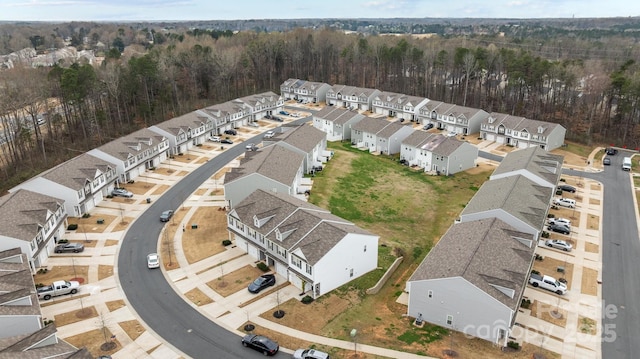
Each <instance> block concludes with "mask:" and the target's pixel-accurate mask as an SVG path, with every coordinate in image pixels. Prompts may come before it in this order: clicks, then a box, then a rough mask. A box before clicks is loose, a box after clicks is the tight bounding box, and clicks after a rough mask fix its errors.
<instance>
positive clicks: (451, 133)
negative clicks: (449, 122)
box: [447, 131, 458, 137]
mask: <svg viewBox="0 0 640 359" xmlns="http://www.w3.org/2000/svg"><path fill="white" fill-rule="evenodd" d="M457 135H458V134H457V133H455V132H453V131H451V132H449V133H447V137H456V136H457Z"/></svg>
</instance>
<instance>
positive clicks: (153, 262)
mask: <svg viewBox="0 0 640 359" xmlns="http://www.w3.org/2000/svg"><path fill="white" fill-rule="evenodd" d="M158 267H160V257H159V256H158V253H149V254H147V268H149V269H151V268H158Z"/></svg>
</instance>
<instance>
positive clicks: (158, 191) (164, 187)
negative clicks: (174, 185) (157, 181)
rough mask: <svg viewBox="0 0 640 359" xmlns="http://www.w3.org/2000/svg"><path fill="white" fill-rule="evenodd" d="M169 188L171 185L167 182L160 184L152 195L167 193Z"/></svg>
mask: <svg viewBox="0 0 640 359" xmlns="http://www.w3.org/2000/svg"><path fill="white" fill-rule="evenodd" d="M168 189H169V186H168V185H166V184H162V185H159V186H158V187H157V188H156V189H155V190H154V191H153V192H152V193H151V194H152V195H160V194H163V193H165V192H166V191H167V190H168Z"/></svg>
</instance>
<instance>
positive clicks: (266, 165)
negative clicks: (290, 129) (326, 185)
mask: <svg viewBox="0 0 640 359" xmlns="http://www.w3.org/2000/svg"><path fill="white" fill-rule="evenodd" d="M308 127H311V126H308ZM303 160H304V156H303V155H302V154H301V153H298V152H295V151H291V150H289V149H286V148H284V147H282V146H276V145H271V146H267V147H263V148H262V149H260V150H259V151H255V152H248V153H247V155H246V157H245V158H244V159H243V160H242V161H241V163H240V167H238V168H234V169H232V170H231V171H230V172H227V173H226V174H225V176H224V183H225V184H228V183H231V182H233V181H236V180H237V179H238V178H242V177H245V176H249V175H252V174H254V173H258V174H260V175H263V176H265V177H267V178H270V179H273V180H274V181H277V182H279V183H282V184H284V185H291V184H292V183H293V181H294V179H295V178H296V176H297V174H298V170H299V169H300V167H302V161H303Z"/></svg>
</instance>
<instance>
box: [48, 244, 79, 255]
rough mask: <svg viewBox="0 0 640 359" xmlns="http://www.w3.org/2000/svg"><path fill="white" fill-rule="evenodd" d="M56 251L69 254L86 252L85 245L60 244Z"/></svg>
mask: <svg viewBox="0 0 640 359" xmlns="http://www.w3.org/2000/svg"><path fill="white" fill-rule="evenodd" d="M54 251H55V252H56V253H67V252H72V253H79V252H82V251H84V245H83V244H82V243H65V244H59V245H57V246H56V248H55V249H54Z"/></svg>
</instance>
